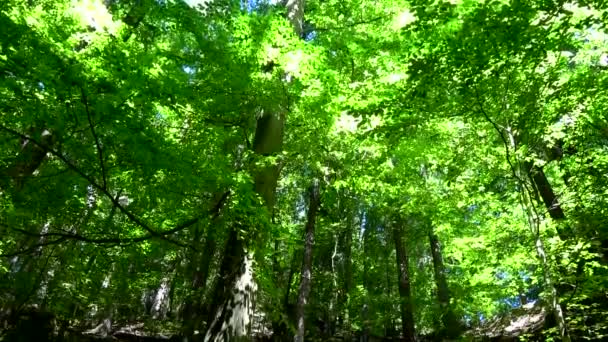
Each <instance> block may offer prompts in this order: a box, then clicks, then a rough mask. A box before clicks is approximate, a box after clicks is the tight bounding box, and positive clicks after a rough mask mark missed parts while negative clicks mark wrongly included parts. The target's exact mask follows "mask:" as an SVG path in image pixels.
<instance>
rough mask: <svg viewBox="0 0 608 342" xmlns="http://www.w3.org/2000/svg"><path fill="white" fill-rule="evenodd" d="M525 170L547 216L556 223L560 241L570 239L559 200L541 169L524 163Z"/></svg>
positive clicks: (570, 230) (569, 232)
mask: <svg viewBox="0 0 608 342" xmlns="http://www.w3.org/2000/svg"><path fill="white" fill-rule="evenodd" d="M525 168H526V169H527V170H528V172H527V175H528V178H529V179H530V180H531V181H532V184H533V186H534V189H535V190H536V192H537V193H538V195H539V196H540V199H542V202H543V204H544V205H545V208H546V209H547V212H548V213H549V216H550V217H551V219H553V220H554V221H555V223H556V229H557V234H558V235H559V237H560V239H562V240H568V239H570V238H572V234H573V233H572V229H571V228H570V227H569V226H568V225H567V224H566V223H565V222H564V221H565V219H566V215H565V214H564V211H563V210H562V207H561V205H560V203H559V199H558V198H557V195H555V192H554V191H553V187H551V183H549V180H548V179H547V176H546V175H545V173H544V172H543V169H541V168H540V167H538V166H535V165H534V163H532V162H526V163H525ZM537 199H538V197H537Z"/></svg>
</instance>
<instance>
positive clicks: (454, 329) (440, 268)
mask: <svg viewBox="0 0 608 342" xmlns="http://www.w3.org/2000/svg"><path fill="white" fill-rule="evenodd" d="M429 242H430V245H431V255H432V257H433V270H434V274H435V285H436V286H437V301H438V302H439V308H440V310H441V322H442V323H443V330H444V335H445V336H446V337H448V338H455V337H457V336H458V335H459V333H460V325H459V323H458V320H457V318H456V316H455V315H454V312H453V311H452V307H451V304H450V299H451V296H450V289H449V287H448V282H447V279H446V276H445V266H444V264H443V253H442V252H441V243H440V242H439V238H438V237H437V235H436V234H435V232H433V227H430V232H429Z"/></svg>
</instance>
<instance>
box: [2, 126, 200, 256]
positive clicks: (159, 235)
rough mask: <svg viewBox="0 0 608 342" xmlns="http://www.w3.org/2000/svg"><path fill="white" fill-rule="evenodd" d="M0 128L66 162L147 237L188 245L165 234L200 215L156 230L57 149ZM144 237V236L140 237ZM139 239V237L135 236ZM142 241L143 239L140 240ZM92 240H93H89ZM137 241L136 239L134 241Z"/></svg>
mask: <svg viewBox="0 0 608 342" xmlns="http://www.w3.org/2000/svg"><path fill="white" fill-rule="evenodd" d="M0 129H2V130H4V131H6V132H8V133H11V134H13V135H15V136H18V137H20V138H22V139H28V140H29V141H30V142H32V143H33V144H35V145H36V146H38V147H40V148H42V149H44V150H45V151H46V152H48V153H51V154H52V155H53V156H55V157H57V158H58V159H59V160H61V161H62V162H63V163H64V164H66V165H67V166H68V167H69V168H70V169H72V170H73V171H74V172H76V173H77V174H78V175H79V176H80V177H82V178H84V179H85V180H87V181H88V182H89V183H90V184H91V185H92V186H93V187H95V188H96V189H97V190H99V191H100V192H101V193H103V194H104V195H105V196H106V197H107V198H108V199H110V201H111V202H112V204H113V205H114V206H115V207H116V208H118V210H119V211H120V212H121V213H123V214H124V215H125V216H127V218H129V220H131V221H132V222H134V223H135V224H136V225H138V226H140V227H141V228H143V229H144V230H146V231H147V232H148V233H149V235H148V236H147V237H146V239H147V238H159V239H162V240H165V241H167V242H170V243H173V244H175V245H178V246H180V247H188V246H187V245H185V244H183V243H181V242H178V241H175V240H172V239H170V238H168V237H166V235H170V234H173V233H175V232H178V231H180V230H182V229H185V228H187V227H189V226H191V225H193V224H195V223H196V222H198V221H199V220H200V216H199V217H197V218H194V219H191V220H188V221H186V222H184V223H182V224H180V225H178V226H176V227H175V228H173V229H170V230H168V231H163V232H158V231H156V230H155V229H152V228H151V227H150V226H149V225H148V224H146V223H145V222H144V221H143V220H142V219H140V218H139V217H137V216H135V214H133V213H132V212H130V211H129V210H127V209H126V208H125V207H123V206H122V205H121V204H120V203H119V202H118V198H114V196H112V194H110V192H109V190H108V189H107V188H105V187H103V186H101V185H99V183H97V182H96V181H95V180H94V179H93V178H92V177H90V176H89V175H87V174H86V173H84V172H83V171H82V170H81V169H80V168H78V167H77V166H76V165H74V164H73V163H72V162H70V161H69V160H68V159H67V158H66V157H65V156H64V155H63V154H61V153H59V152H58V151H55V150H54V149H52V148H50V147H48V146H46V145H44V144H41V143H40V142H38V141H36V140H34V139H32V138H31V137H28V136H26V135H24V134H22V133H20V132H18V131H15V130H14V129H12V128H9V127H6V126H4V125H2V124H0ZM141 238H144V237H141ZM137 239H139V238H137ZM138 241H140V240H138ZM141 241H143V240H141ZM91 242H93V241H91ZM134 242H137V241H134Z"/></svg>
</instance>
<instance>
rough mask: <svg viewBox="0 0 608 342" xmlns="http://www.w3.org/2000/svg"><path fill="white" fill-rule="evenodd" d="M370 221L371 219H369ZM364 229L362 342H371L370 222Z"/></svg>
mask: <svg viewBox="0 0 608 342" xmlns="http://www.w3.org/2000/svg"><path fill="white" fill-rule="evenodd" d="M368 220H369V217H368ZM362 228H363V234H362V235H363V236H362V239H363V287H364V288H365V295H364V298H363V307H362V308H361V319H362V321H363V322H362V323H363V329H362V330H363V331H362V334H361V342H368V341H369V334H370V331H371V327H370V324H369V323H370V322H369V290H370V289H369V259H368V257H367V256H368V253H369V238H370V231H371V230H370V229H371V224H370V222H369V221H368V222H366V223H365V227H362Z"/></svg>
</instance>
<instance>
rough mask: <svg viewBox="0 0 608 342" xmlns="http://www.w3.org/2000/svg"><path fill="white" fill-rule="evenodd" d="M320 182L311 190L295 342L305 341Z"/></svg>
mask: <svg viewBox="0 0 608 342" xmlns="http://www.w3.org/2000/svg"><path fill="white" fill-rule="evenodd" d="M319 201H320V196H319V180H318V179H315V180H314V181H313V185H312V187H311V188H310V202H309V205H308V214H307V218H306V231H305V235H304V257H303V258H302V275H301V280H300V292H299V294H298V303H297V305H296V328H297V331H296V335H295V336H294V341H295V342H303V341H304V333H305V332H306V331H305V324H304V311H305V308H306V304H307V303H308V296H309V294H310V288H311V280H312V249H313V246H314V243H315V223H316V219H317V211H318V210H319Z"/></svg>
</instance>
